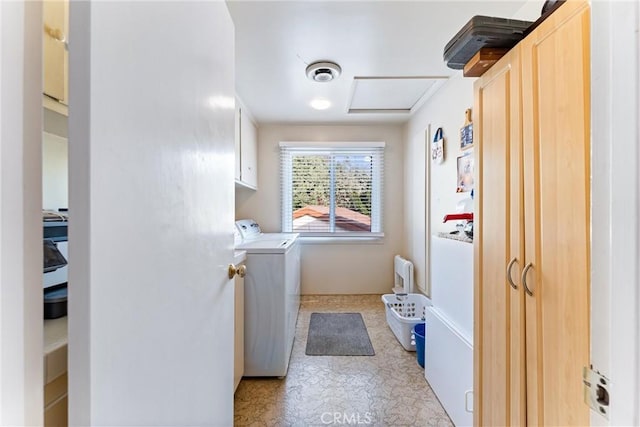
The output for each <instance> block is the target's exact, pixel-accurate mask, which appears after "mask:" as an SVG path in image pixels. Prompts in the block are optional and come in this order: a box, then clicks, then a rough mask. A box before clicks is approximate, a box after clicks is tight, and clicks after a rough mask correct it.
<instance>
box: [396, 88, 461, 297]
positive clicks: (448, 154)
mask: <svg viewBox="0 0 640 427" xmlns="http://www.w3.org/2000/svg"><path fill="white" fill-rule="evenodd" d="M472 105H473V79H463V78H462V76H455V77H453V78H451V79H450V80H449V81H448V82H446V83H445V84H444V85H443V86H442V87H441V88H440V90H439V91H438V92H436V94H435V95H434V96H433V97H432V98H431V99H429V101H428V102H427V103H426V104H425V105H424V106H423V107H422V108H420V109H419V110H418V111H417V112H416V113H414V115H413V116H412V117H411V120H409V122H408V123H407V124H406V126H405V129H404V135H405V144H406V151H405V177H404V180H405V181H404V182H405V186H406V194H407V195H411V197H406V198H405V212H406V220H405V233H406V235H407V249H406V251H407V254H408V256H409V258H410V259H412V260H413V262H414V264H415V270H414V271H415V280H416V285H417V286H418V287H419V288H420V289H421V290H422V291H423V292H425V293H427V295H428V294H429V293H430V290H429V283H428V277H429V274H428V269H427V268H426V267H427V265H426V260H427V258H428V247H427V246H426V245H427V243H428V242H429V240H428V239H427V238H426V237H427V236H429V235H431V234H433V233H435V232H437V231H451V230H454V229H455V227H454V223H453V222H449V223H446V224H443V223H442V218H443V217H444V215H445V214H447V213H452V212H455V211H456V205H457V203H458V202H459V201H460V200H462V199H464V198H467V197H469V193H456V180H457V157H458V156H460V155H461V153H462V152H461V151H460V136H459V132H460V128H461V127H462V126H463V125H464V112H465V110H466V109H467V108H471V106H472ZM439 127H442V129H443V131H444V137H445V144H444V153H445V159H444V163H441V164H433V163H431V160H430V157H429V154H430V151H429V150H430V148H431V141H432V138H433V134H434V133H435V132H436V130H437V129H438V128H439ZM425 150H426V151H425ZM425 156H426V157H425ZM425 171H426V172H425ZM425 173H426V174H427V176H428V179H427V180H426V184H425ZM425 187H426V188H425ZM429 191H430V194H431V196H430V198H429V199H428V200H427V204H428V207H427V208H425V194H429ZM425 215H427V217H425ZM413 229H416V230H419V232H416V233H412V232H411V230H413Z"/></svg>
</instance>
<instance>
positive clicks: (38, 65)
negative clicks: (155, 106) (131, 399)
mask: <svg viewBox="0 0 640 427" xmlns="http://www.w3.org/2000/svg"><path fill="white" fill-rule="evenodd" d="M0 58H2V61H0V206H1V209H0V425H2V426H18V425H20V426H24V425H29V426H31V425H42V420H43V372H42V371H43V363H42V357H43V348H42V347H43V343H42V326H43V322H42V311H43V306H42V212H41V209H42V166H41V153H42V62H41V61H42V6H41V4H40V3H38V2H5V1H2V2H0Z"/></svg>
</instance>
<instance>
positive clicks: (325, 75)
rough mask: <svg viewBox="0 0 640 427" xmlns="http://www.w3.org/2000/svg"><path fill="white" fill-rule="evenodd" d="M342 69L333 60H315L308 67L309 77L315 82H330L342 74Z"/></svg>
mask: <svg viewBox="0 0 640 427" xmlns="http://www.w3.org/2000/svg"><path fill="white" fill-rule="evenodd" d="M341 71H342V69H341V68H340V66H339V65H338V64H335V63H333V62H314V63H313V64H311V65H309V66H308V67H307V77H309V78H310V79H311V80H313V81H315V82H330V81H331V80H333V79H335V78H337V77H338V76H339V75H340V72H341Z"/></svg>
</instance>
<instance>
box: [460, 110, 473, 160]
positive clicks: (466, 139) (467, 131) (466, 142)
mask: <svg viewBox="0 0 640 427" xmlns="http://www.w3.org/2000/svg"><path fill="white" fill-rule="evenodd" d="M464 117H465V120H464V126H463V127H462V128H461V129H460V149H461V150H468V149H469V148H471V147H473V123H472V122H471V108H468V109H467V111H465V112H464Z"/></svg>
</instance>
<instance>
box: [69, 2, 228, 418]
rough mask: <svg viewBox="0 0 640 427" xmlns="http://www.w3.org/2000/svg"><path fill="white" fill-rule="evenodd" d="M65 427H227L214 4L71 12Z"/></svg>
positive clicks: (224, 92)
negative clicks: (67, 425) (67, 421)
mask: <svg viewBox="0 0 640 427" xmlns="http://www.w3.org/2000/svg"><path fill="white" fill-rule="evenodd" d="M70 21H71V28H70V44H69V46H70V54H69V57H70V61H71V62H70V93H69V122H70V125H69V145H70V149H69V151H70V162H69V165H70V167H69V169H70V177H69V182H70V197H69V199H70V206H69V208H70V221H69V223H70V226H69V256H70V257H71V258H72V259H73V265H72V266H71V268H70V271H69V283H70V291H69V295H70V303H69V325H70V327H69V334H70V336H69V342H70V347H69V351H70V354H69V372H70V375H69V379H70V384H69V390H70V392H69V397H70V424H71V425H111V426H117V425H128V426H130V425H140V426H142V425H144V426H158V425H221V426H230V425H232V424H233V394H232V390H233V306H234V301H233V282H232V281H229V279H228V278H227V265H228V264H229V263H230V262H232V260H233V233H232V229H233V217H234V215H233V169H234V153H233V149H234V148H233V147H234V65H233V64H234V29H233V23H232V21H231V18H230V16H229V14H228V11H227V7H226V4H225V3H224V2H164V1H158V2H141V1H130V2H107V1H92V2H72V3H71V17H70Z"/></svg>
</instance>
